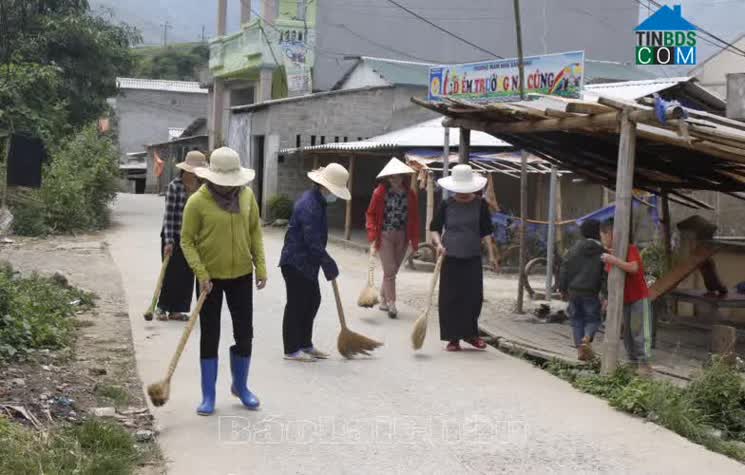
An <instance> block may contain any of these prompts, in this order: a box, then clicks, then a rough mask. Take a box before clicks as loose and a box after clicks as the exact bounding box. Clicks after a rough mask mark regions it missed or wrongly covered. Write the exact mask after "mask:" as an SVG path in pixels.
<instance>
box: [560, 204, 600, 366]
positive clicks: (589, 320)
mask: <svg viewBox="0 0 745 475" xmlns="http://www.w3.org/2000/svg"><path fill="white" fill-rule="evenodd" d="M580 232H581V234H582V239H581V240H580V241H578V242H577V243H576V244H575V245H574V246H573V247H572V249H571V250H570V251H569V253H568V254H567V257H566V259H565V260H564V263H563V265H562V266H561V273H560V275H559V290H560V291H561V293H562V295H563V296H564V297H565V298H566V299H568V300H569V306H568V313H569V318H570V319H571V322H572V333H573V336H574V345H575V346H576V347H577V350H578V358H579V359H580V360H582V361H586V360H589V359H591V358H592V347H591V346H590V345H591V343H592V340H593V338H594V337H595V333H596V332H597V331H598V328H599V327H600V314H601V304H600V290H601V289H602V286H603V282H604V280H605V270H604V265H603V261H602V260H601V256H602V255H603V253H604V252H605V248H604V247H603V244H602V243H601V242H600V223H599V222H598V221H596V220H594V219H588V220H587V221H584V222H583V223H582V225H581V226H580Z"/></svg>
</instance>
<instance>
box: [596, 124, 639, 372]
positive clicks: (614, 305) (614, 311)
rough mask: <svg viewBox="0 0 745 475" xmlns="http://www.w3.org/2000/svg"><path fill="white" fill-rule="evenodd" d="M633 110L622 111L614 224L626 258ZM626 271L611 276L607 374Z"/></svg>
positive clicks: (617, 249) (618, 250)
mask: <svg viewBox="0 0 745 475" xmlns="http://www.w3.org/2000/svg"><path fill="white" fill-rule="evenodd" d="M631 114H632V113H631V112H629V110H624V111H623V112H622V113H621V142H620V144H619V147H618V170H617V172H616V210H615V215H614V223H615V226H614V228H613V248H614V254H615V255H616V256H617V257H618V258H619V259H621V260H624V261H625V260H626V257H627V254H628V248H629V236H630V229H629V227H630V224H631V197H632V191H633V188H634V159H635V153H636V124H635V123H634V122H633V121H632V120H631V117H630V116H631ZM625 282H626V274H624V272H623V271H622V270H621V269H619V268H617V267H615V266H614V267H613V268H612V269H611V271H610V275H609V277H608V316H607V319H606V323H605V349H604V351H603V358H602V366H601V369H602V372H603V374H610V373H612V372H613V371H615V370H616V368H617V367H618V353H619V342H620V339H621V322H622V320H623V294H624V286H625Z"/></svg>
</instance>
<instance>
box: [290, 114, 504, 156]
mask: <svg viewBox="0 0 745 475" xmlns="http://www.w3.org/2000/svg"><path fill="white" fill-rule="evenodd" d="M443 136H444V127H443V126H442V119H432V120H428V121H427V122H422V123H420V124H416V125H412V126H410V127H406V128H403V129H400V130H395V131H393V132H388V133H386V134H383V135H378V136H377V137H372V138H370V139H367V140H361V141H357V142H338V143H327V144H323V145H315V146H309V147H300V148H288V149H284V150H280V153H284V154H292V153H298V152H309V151H313V150H326V151H344V150H357V151H374V150H392V149H398V148H442V147H443V145H444V138H443ZM459 143H460V133H459V131H458V129H452V128H451V129H450V146H451V147H457V146H458V145H459ZM471 147H511V145H510V144H508V143H507V142H504V141H502V140H499V139H498V138H496V137H493V136H491V135H489V134H486V133H484V132H478V131H473V132H472V133H471Z"/></svg>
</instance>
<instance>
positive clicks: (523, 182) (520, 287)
mask: <svg viewBox="0 0 745 475" xmlns="http://www.w3.org/2000/svg"><path fill="white" fill-rule="evenodd" d="M513 8H514V11H515V32H516V34H517V67H518V71H519V74H520V99H522V100H524V99H525V64H524V60H523V58H524V57H523V32H522V24H521V23H520V0H514V4H513ZM527 219H528V152H526V151H525V150H522V151H521V153H520V264H519V266H520V269H519V270H518V276H519V277H518V284H517V307H516V309H515V310H516V311H517V313H524V309H523V300H524V296H525V279H527V276H526V275H525V264H526V262H527V260H528V256H527V251H528V250H527V249H526V245H527V243H526V233H527V229H528V227H527V225H526V222H525V221H526V220H527Z"/></svg>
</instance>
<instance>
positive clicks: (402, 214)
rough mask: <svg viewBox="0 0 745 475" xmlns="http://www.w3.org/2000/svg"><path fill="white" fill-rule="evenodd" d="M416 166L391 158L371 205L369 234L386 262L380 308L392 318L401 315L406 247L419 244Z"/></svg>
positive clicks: (412, 247) (383, 171) (381, 259)
mask: <svg viewBox="0 0 745 475" xmlns="http://www.w3.org/2000/svg"><path fill="white" fill-rule="evenodd" d="M413 174H414V170H412V169H411V168H409V167H408V166H406V165H405V164H404V163H403V162H401V160H399V159H397V158H395V157H394V158H391V160H390V161H389V162H388V164H387V165H386V166H385V167H384V168H383V170H382V171H381V172H380V173H379V174H378V180H379V181H380V184H379V185H378V186H377V187H376V188H375V191H374V192H373V195H372V199H371V200H370V206H369V207H368V208H367V223H366V227H367V238H368V240H369V241H370V243H372V245H373V248H374V249H375V250H376V251H377V252H378V253H379V255H380V262H381V263H382V265H383V285H382V287H381V289H380V310H382V311H384V312H387V313H388V316H389V317H390V318H396V317H397V316H398V310H397V309H396V275H397V274H398V271H399V269H400V268H401V264H402V263H403V260H404V257H405V256H406V248H407V247H408V246H409V245H411V250H412V252H414V251H416V250H417V248H418V247H419V200H418V198H417V195H416V193H414V191H413V190H412V189H411V175H413Z"/></svg>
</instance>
